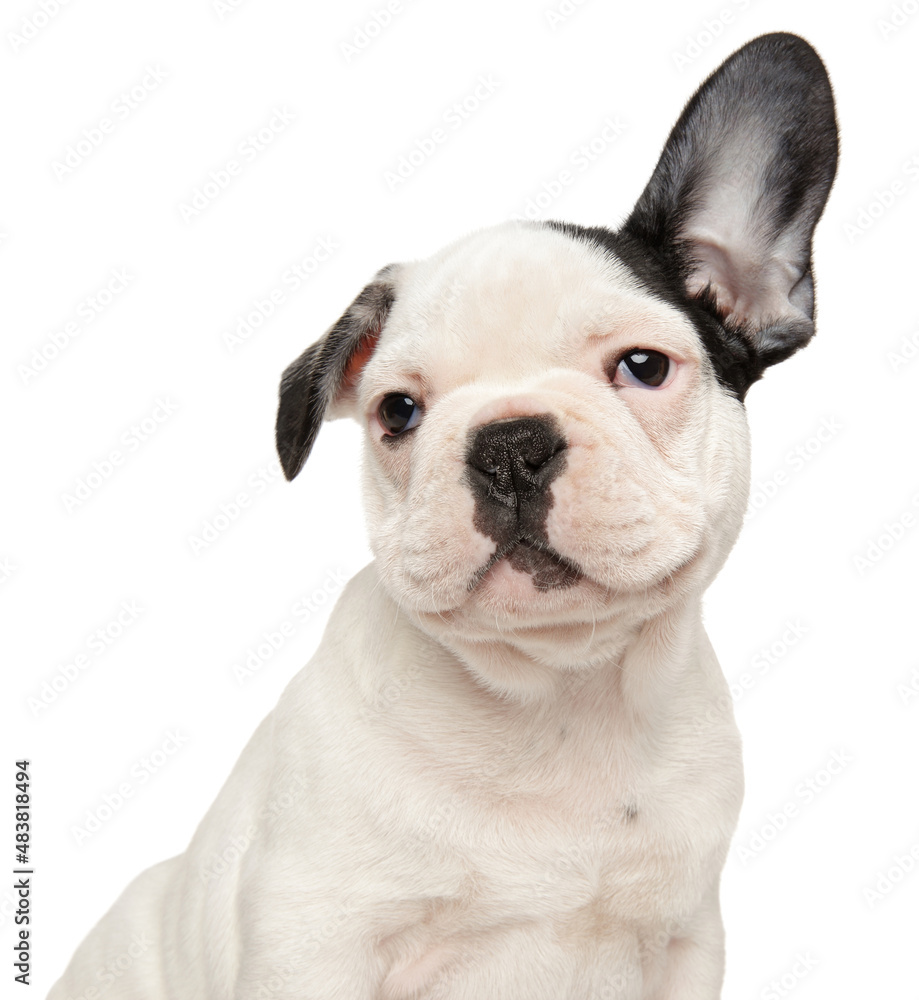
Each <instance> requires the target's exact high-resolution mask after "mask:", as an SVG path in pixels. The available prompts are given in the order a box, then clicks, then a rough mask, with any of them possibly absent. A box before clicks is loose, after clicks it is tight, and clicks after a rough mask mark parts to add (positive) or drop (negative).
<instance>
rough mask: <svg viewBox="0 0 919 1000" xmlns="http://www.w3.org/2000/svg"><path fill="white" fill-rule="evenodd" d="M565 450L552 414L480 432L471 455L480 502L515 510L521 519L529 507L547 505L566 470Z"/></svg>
mask: <svg viewBox="0 0 919 1000" xmlns="http://www.w3.org/2000/svg"><path fill="white" fill-rule="evenodd" d="M564 449H565V439H564V438H563V437H562V435H561V433H560V432H559V429H558V425H557V424H556V422H555V420H554V419H553V418H552V417H551V416H549V415H548V414H547V415H545V416H539V417H517V418H512V419H509V420H496V421H495V422H494V423H490V424H485V425H484V426H482V427H479V428H478V429H477V430H475V431H473V432H472V436H471V440H470V442H469V450H468V452H467V455H466V462H467V463H468V465H469V470H470V474H469V480H470V483H471V485H472V487H473V492H474V493H475V495H476V500H477V501H478V502H480V503H482V504H483V505H485V506H486V507H491V508H494V507H495V506H496V505H497V506H500V507H504V508H506V509H507V510H508V511H514V512H515V514H516V517H517V518H519V515H520V513H521V508H524V507H525V506H531V507H532V506H536V507H539V506H542V504H540V498H543V499H544V498H545V496H546V491H547V487H548V485H549V483H550V482H551V481H552V480H553V479H554V478H555V477H556V476H557V475H558V473H559V472H560V471H561V469H562V467H563V464H564V460H563V455H562V452H563V451H564ZM533 513H534V514H535V513H536V511H534V512H533Z"/></svg>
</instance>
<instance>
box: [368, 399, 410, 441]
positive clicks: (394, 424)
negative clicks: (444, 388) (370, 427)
mask: <svg viewBox="0 0 919 1000" xmlns="http://www.w3.org/2000/svg"><path fill="white" fill-rule="evenodd" d="M377 416H378V417H379V419H380V423H381V424H382V426H383V430H384V431H386V433H387V434H388V435H389V436H390V437H395V436H396V435H397V434H401V433H402V432H403V431H410V430H411V429H412V428H413V427H415V426H416V425H417V423H418V421H419V420H420V419H421V407H420V406H419V405H418V404H417V403H416V402H415V400H414V399H412V397H411V396H406V395H405V393H404V392H391V393H390V394H389V395H388V396H384V397H383V399H382V401H381V402H380V406H379V409H378V410H377Z"/></svg>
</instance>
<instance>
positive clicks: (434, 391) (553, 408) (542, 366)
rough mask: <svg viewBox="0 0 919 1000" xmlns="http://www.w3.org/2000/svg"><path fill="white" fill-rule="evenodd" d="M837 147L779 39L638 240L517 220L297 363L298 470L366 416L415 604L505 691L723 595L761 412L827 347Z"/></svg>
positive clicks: (633, 228)
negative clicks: (823, 251)
mask: <svg viewBox="0 0 919 1000" xmlns="http://www.w3.org/2000/svg"><path fill="white" fill-rule="evenodd" d="M836 150H837V142H836V124H835V117H834V110H833V99H832V93H831V90H830V85H829V81H828V79H827V76H826V72H825V70H824V68H823V65H822V63H821V62H820V59H819V58H818V57H817V55H816V53H814V51H813V50H812V49H811V48H810V46H809V45H807V43H805V42H804V41H802V40H801V39H799V38H797V37H795V36H793V35H767V36H763V37H761V38H758V39H756V40H754V41H753V42H751V43H749V44H748V45H746V46H745V47H744V48H742V49H740V50H739V51H738V52H737V53H735V54H734V55H733V56H732V57H731V58H730V59H728V60H727V62H725V63H724V65H722V66H721V67H720V68H719V69H718V70H717V71H716V72H715V73H714V74H713V75H712V76H711V77H710V78H709V79H708V80H707V81H706V82H705V83H704V84H703V85H702V87H701V88H700V89H699V91H698V92H697V93H696V94H695V96H694V97H693V98H692V100H691V101H690V102H689V104H688V105H687V107H686V109H685V110H684V112H683V114H682V116H681V117H680V119H679V121H678V122H677V124H676V126H675V127H674V129H673V132H672V134H671V136H670V138H669V140H668V142H667V144H666V146H665V148H664V150H663V153H662V155H661V158H660V161H659V163H658V165H657V167H656V169H655V171H654V174H653V176H652V178H651V180H650V182H649V184H648V186H647V188H646V189H645V191H644V192H643V194H642V195H641V197H640V199H639V200H638V203H637V205H636V206H635V208H634V210H633V211H632V213H631V215H630V216H629V217H628V219H627V220H626V222H625V224H624V225H623V226H622V227H621V228H620V229H619V230H617V231H613V230H608V229H604V228H591V229H587V228H582V227H579V226H575V225H568V224H564V223H554V222H549V223H531V222H513V223H506V224H503V225H499V226H496V227H494V228H491V229H487V230H483V231H480V232H476V233H474V234H472V235H470V236H467V237H465V238H464V239H461V240H459V241H458V242H456V243H454V244H452V245H450V246H448V247H447V248H446V249H444V250H442V251H441V252H440V253H438V254H436V255H435V256H434V257H432V258H430V259H427V260H424V261H419V262H413V263H409V264H399V265H390V266H389V267H386V268H384V269H383V270H382V271H380V272H379V273H378V274H377V275H376V277H375V278H374V280H373V281H372V282H371V283H370V284H368V285H367V286H366V287H365V288H364V289H363V290H362V291H361V292H360V294H359V295H358V296H357V298H356V299H355V300H354V301H353V302H352V303H351V305H350V306H349V307H348V309H347V310H346V311H345V313H344V315H343V316H342V317H341V318H340V319H339V320H338V322H337V323H335V325H334V326H332V327H331V329H330V330H329V331H328V332H327V333H326V334H325V335H324V337H322V338H321V339H320V340H319V341H318V342H317V343H315V344H313V345H312V346H311V347H310V348H309V349H308V350H306V351H305V352H304V353H303V354H302V355H301V356H300V357H299V358H298V359H297V360H296V361H295V362H293V364H291V365H290V367H289V368H288V369H287V370H286V371H285V373H284V376H283V379H282V383H281V393H280V408H279V412H278V422H277V445H278V452H279V454H280V458H281V463H282V466H283V468H284V472H285V474H286V476H287V478H288V479H292V478H293V477H294V476H296V475H297V473H298V472H299V471H300V469H301V467H302V465H303V463H304V461H305V460H306V457H307V455H308V454H309V451H310V448H311V447H312V444H313V442H314V440H315V437H316V434H317V432H318V430H319V426H320V424H321V422H322V421H323V419H325V418H326V417H331V416H340V415H351V416H353V417H355V418H356V419H357V420H358V421H360V422H361V424H362V425H363V426H364V428H365V431H366V445H365V448H366V454H365V463H364V476H365V496H366V504H367V511H368V522H369V528H370V534H371V544H372V548H373V550H374V553H375V555H376V557H377V561H378V566H379V571H380V575H381V578H382V580H383V582H384V584H385V586H386V587H387V589H388V590H389V592H390V593H391V594H392V596H393V597H394V599H395V600H396V601H397V602H398V603H399V605H400V606H401V607H402V609H403V610H404V611H406V612H407V613H408V614H409V615H410V616H411V617H412V618H413V619H414V620H415V621H416V622H417V623H418V624H419V625H421V627H422V628H424V629H425V630H426V631H428V632H429V633H431V634H434V635H436V636H437V637H438V638H439V639H440V641H442V642H444V643H446V644H447V645H449V646H450V647H451V648H453V649H454V650H455V651H457V652H458V653H459V654H460V655H462V656H463V657H464V658H465V659H466V660H467V661H470V662H474V663H475V664H476V666H477V669H479V670H480V672H481V673H482V675H483V677H484V679H485V680H486V681H487V682H488V683H490V684H492V685H493V686H495V687H496V688H499V689H502V690H510V689H512V688H513V687H514V685H515V684H516V683H517V682H518V681H519V678H520V676H521V671H524V672H525V671H526V670H529V669H530V668H534V666H535V667H539V668H540V669H546V670H551V669H553V668H564V669H572V668H576V667H579V666H585V665H589V664H592V663H596V662H599V661H601V660H603V659H606V658H607V657H609V656H610V655H611V653H615V651H616V650H617V649H619V648H621V646H622V643H623V642H624V641H625V638H626V637H627V636H628V635H629V634H634V632H635V630H637V629H639V628H640V627H641V625H642V623H644V622H646V621H648V620H649V619H651V618H655V617H657V616H660V615H661V614H663V613H664V612H666V611H667V610H668V609H669V608H671V607H673V606H674V605H675V604H676V603H678V602H681V601H685V600H686V599H688V598H691V597H696V596H698V595H699V594H701V592H702V590H703V589H704V588H705V586H707V584H708V582H709V581H710V580H711V579H712V577H713V576H714V574H715V572H717V570H718V569H719V568H720V566H721V564H722V563H723V561H724V559H725V557H726V555H727V553H728V551H729V549H730V547H731V546H732V544H733V542H734V540H735V538H736V535H737V532H738V530H739V527H740V523H741V520H742V517H743V512H744V508H745V504H746V498H747V490H748V480H749V470H748V444H747V433H746V420H745V416H744V407H743V398H744V395H745V393H746V391H747V389H748V388H749V386H750V385H751V383H752V382H754V381H755V380H756V379H758V378H759V377H760V375H761V374H762V373H763V371H764V370H765V368H766V367H768V366H769V365H771V364H774V363H775V362H777V361H781V360H783V359H784V358H787V357H788V356H789V355H790V354H792V353H793V352H794V351H796V350H797V349H798V348H800V347H801V346H803V345H804V344H806V343H807V341H808V340H809V339H810V338H811V336H812V335H813V332H814V293H813V281H812V276H811V239H812V235H813V231H814V227H815V225H816V223H817V220H818V218H819V216H820V214H821V212H822V210H823V206H824V203H825V201H826V198H827V195H828V192H829V189H830V185H831V183H832V180H833V176H834V174H835V169H836V155H837V153H836Z"/></svg>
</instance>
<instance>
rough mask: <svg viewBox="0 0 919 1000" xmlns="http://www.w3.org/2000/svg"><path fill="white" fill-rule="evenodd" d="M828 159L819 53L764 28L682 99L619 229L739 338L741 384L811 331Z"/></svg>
mask: <svg viewBox="0 0 919 1000" xmlns="http://www.w3.org/2000/svg"><path fill="white" fill-rule="evenodd" d="M836 159H837V135H836V117H835V113H834V109H833V93H832V90H831V89H830V81H829V79H828V77H827V74H826V70H825V68H824V66H823V63H822V62H821V61H820V58H819V56H818V55H817V53H816V52H815V51H814V50H813V49H812V48H811V47H810V45H808V44H807V42H805V41H804V40H803V39H802V38H798V37H797V36H796V35H789V34H772V35H763V36H761V37H760V38H756V39H754V40H753V41H752V42H749V43H748V44H747V45H745V46H744V47H743V48H741V49H739V50H738V51H737V52H735V53H734V55H732V56H731V57H730V58H729V59H728V60H727V61H726V62H725V63H724V64H723V65H722V66H720V67H719V68H718V69H717V70H716V71H715V72H714V73H713V74H712V75H711V76H710V77H709V78H708V79H707V80H706V81H705V82H704V83H703V84H702V86H701V87H700V88H699V90H698V91H697V92H696V94H695V95H694V96H693V98H692V99H691V100H690V101H689V103H688V104H687V105H686V108H685V110H684V111H683V114H682V115H681V116H680V119H679V121H678V122H677V123H676V125H675V126H674V129H673V132H672V133H671V135H670V138H669V139H668V140H667V144H666V146H665V147H664V151H663V153H662V154H661V158H660V161H659V162H658V164H657V167H656V168H655V171H654V174H653V176H652V177H651V180H650V181H649V183H648V186H647V187H646V188H645V190H644V193H643V194H642V195H641V197H640V198H639V200H638V203H637V204H636V206H635V208H634V210H633V212H632V214H631V216H630V217H629V218H628V220H627V222H626V224H625V226H624V232H626V233H628V234H630V235H632V236H635V237H637V238H638V239H640V240H642V241H643V242H645V243H647V244H650V245H651V246H653V247H654V248H655V251H656V253H657V254H658V255H662V256H663V260H664V263H665V265H666V266H668V267H669V268H670V269H671V271H672V272H673V273H675V274H676V275H677V276H678V278H679V280H681V281H682V282H683V283H684V287H685V291H686V293H687V295H688V296H689V297H691V298H695V299H697V301H698V302H699V303H700V304H701V305H702V306H703V307H704V308H705V309H706V310H707V311H709V312H710V313H712V314H714V315H715V317H716V318H717V319H718V320H719V322H720V324H721V326H722V327H723V329H724V331H725V333H726V334H727V337H728V340H729V341H734V342H735V343H737V340H736V338H738V337H739V338H741V339H742V342H744V344H743V346H744V350H743V353H745V354H747V360H746V362H745V367H746V369H747V379H746V381H747V384H749V382H750V381H753V380H754V379H756V378H758V377H759V375H760V374H762V370H763V369H764V368H765V367H766V366H767V365H771V364H774V363H775V362H777V361H782V360H783V359H784V358H787V357H788V356H789V355H790V354H792V353H793V352H794V351H796V350H797V349H798V348H799V347H802V346H803V345H804V344H806V343H807V342H808V340H810V338H811V337H812V336H813V333H814V283H813V277H812V275H811V240H812V237H813V233H814V227H815V226H816V224H817V220H818V219H819V218H820V214H821V212H822V211H823V206H824V204H825V203H826V199H827V195H828V194H829V190H830V185H831V184H832V183H833V177H834V176H835V173H836ZM745 388H746V386H745V385H743V386H741V392H740V394H741V396H742V395H743V390H745Z"/></svg>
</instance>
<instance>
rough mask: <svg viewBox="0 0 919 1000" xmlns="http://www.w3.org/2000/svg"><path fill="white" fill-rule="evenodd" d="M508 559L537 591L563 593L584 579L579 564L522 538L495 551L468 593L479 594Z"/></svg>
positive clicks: (476, 575) (475, 578)
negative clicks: (493, 571) (487, 578)
mask: <svg viewBox="0 0 919 1000" xmlns="http://www.w3.org/2000/svg"><path fill="white" fill-rule="evenodd" d="M504 559H506V560H507V561H508V563H509V564H510V566H511V567H512V568H513V569H515V570H517V571H518V572H520V573H526V574H528V575H529V576H530V578H531V579H532V581H533V587H534V589H536V590H563V589H565V588H566V587H571V586H573V585H574V584H576V583H578V582H579V581H580V580H581V579H582V578H583V576H584V574H583V573H582V572H581V568H580V567H579V566H578V565H577V563H575V562H573V561H572V560H571V559H566V558H565V557H564V556H563V555H561V553H559V552H556V551H555V549H553V548H552V546H551V545H549V544H548V543H547V542H544V541H542V540H541V539H538V538H532V537H530V536H528V535H521V536H520V537H518V538H516V539H514V540H513V541H511V542H507V543H506V544H504V545H502V546H500V547H499V548H498V549H497V550H496V551H495V553H494V554H493V555H492V556H491V558H490V559H489V560H488V561H487V562H486V563H485V564H484V565H483V566H482V567H480V568H479V569H478V570H477V571H476V573H475V575H474V576H473V578H472V579H471V580H470V581H469V587H468V589H469V590H475V588H476V587H478V585H479V584H480V583H481V582H482V580H483V579H484V578H485V576H486V575H487V574H488V572H489V570H490V569H492V567H494V566H496V565H497V564H498V563H500V562H501V561H502V560H504Z"/></svg>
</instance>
